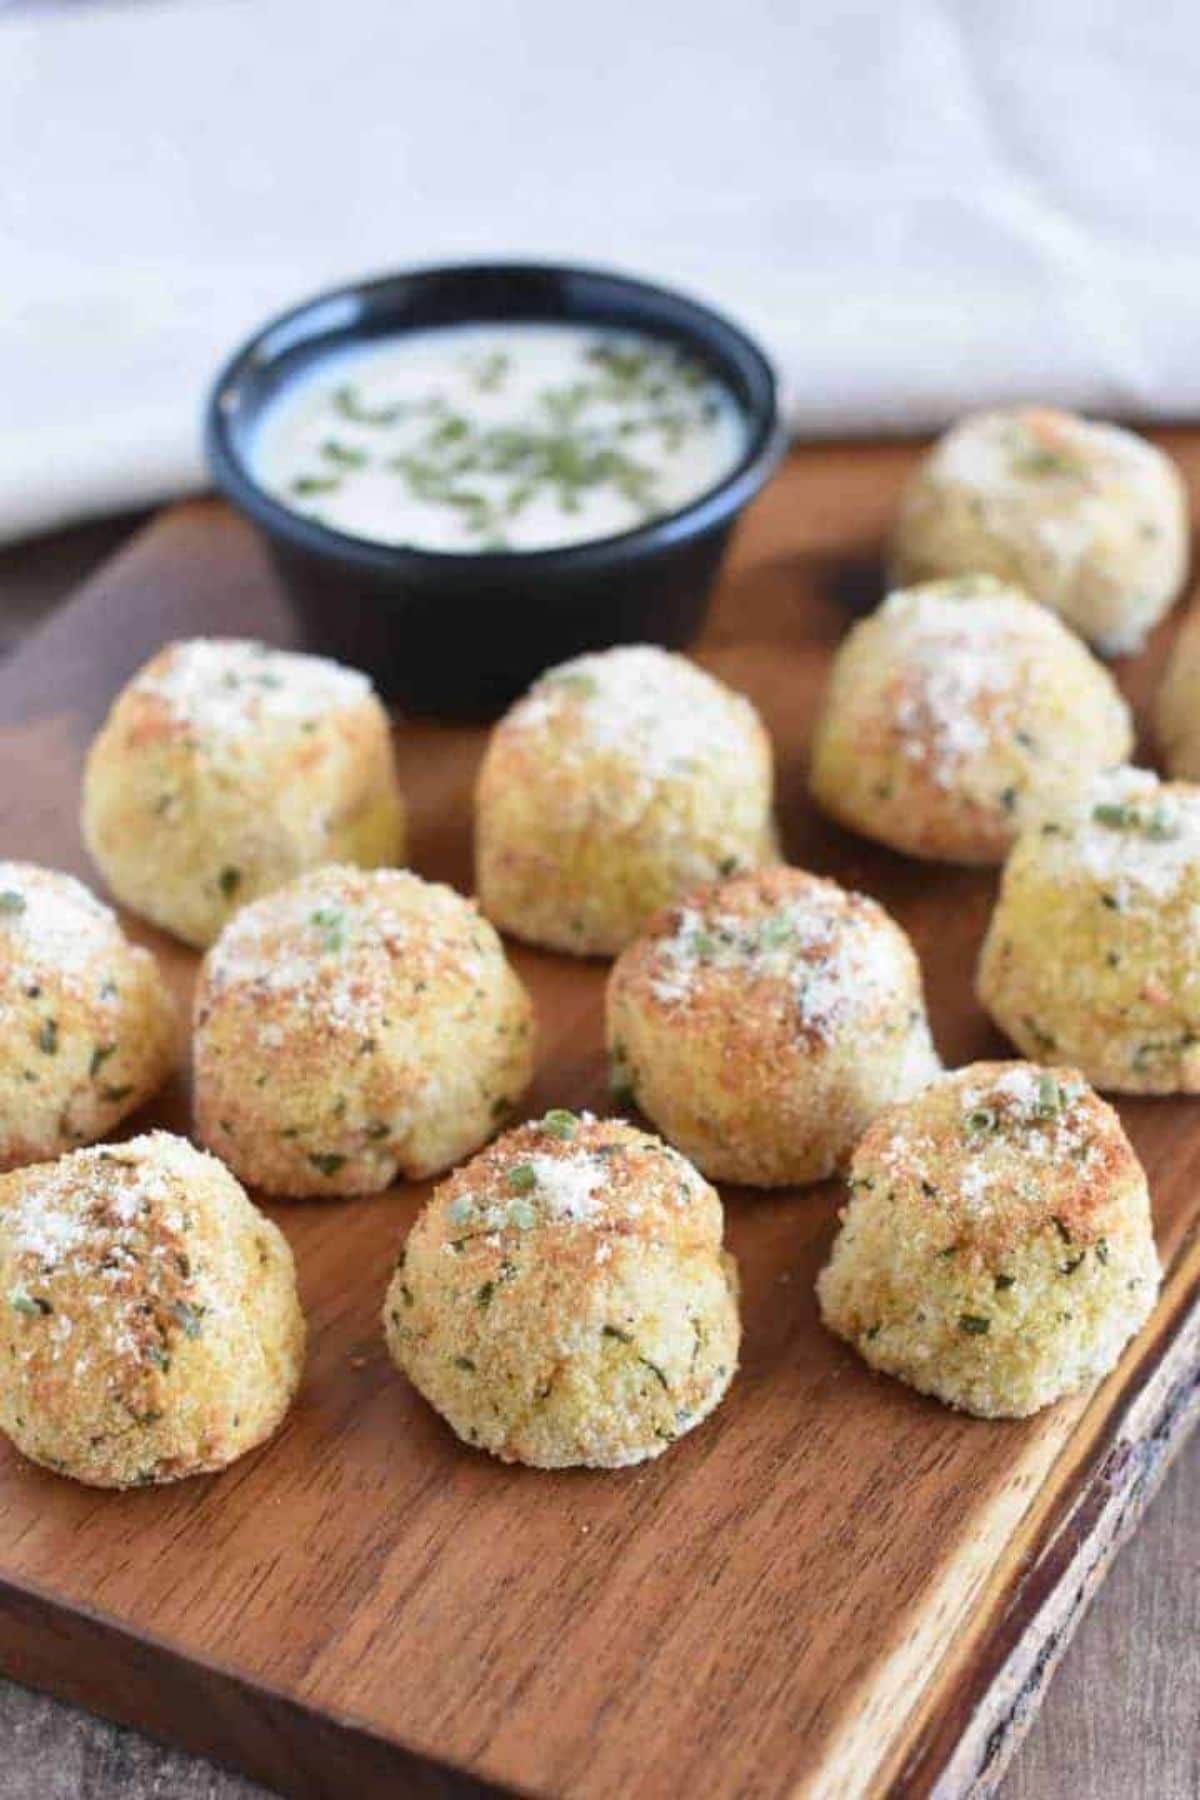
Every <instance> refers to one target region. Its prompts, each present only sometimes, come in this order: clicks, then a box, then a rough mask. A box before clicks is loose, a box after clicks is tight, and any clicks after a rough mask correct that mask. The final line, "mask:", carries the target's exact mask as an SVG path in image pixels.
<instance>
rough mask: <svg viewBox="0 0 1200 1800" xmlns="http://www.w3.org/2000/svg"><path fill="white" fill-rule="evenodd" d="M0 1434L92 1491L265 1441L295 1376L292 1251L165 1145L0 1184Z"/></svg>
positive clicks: (81, 1153) (175, 1476) (298, 1354)
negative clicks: (0, 1372)
mask: <svg viewBox="0 0 1200 1800" xmlns="http://www.w3.org/2000/svg"><path fill="white" fill-rule="evenodd" d="M0 1361H2V1362H3V1367H4V1371H5V1378H4V1381H3V1383H2V1384H0V1430H3V1431H4V1432H5V1433H6V1434H7V1435H8V1436H9V1437H10V1438H11V1439H12V1441H13V1443H14V1444H15V1445H16V1446H17V1449H18V1450H20V1451H21V1452H22V1454H23V1455H25V1456H28V1457H30V1458H32V1460H33V1461H34V1462H37V1463H42V1464H44V1465H45V1467H46V1468H49V1469H56V1470H57V1471H58V1472H59V1473H60V1474H62V1475H71V1476H73V1477H74V1478H75V1480H76V1481H85V1482H88V1483H89V1484H90V1485H92V1486H94V1487H116V1488H122V1487H139V1486H142V1485H145V1484H146V1483H151V1482H165V1481H178V1480H179V1479H180V1478H181V1477H183V1476H185V1475H199V1474H202V1473H204V1472H205V1471H206V1470H210V1469H222V1468H224V1467H225V1465H226V1464H227V1463H231V1462H233V1461H234V1459H235V1458H236V1457H239V1456H242V1455H243V1454H244V1453H245V1452H246V1451H247V1450H252V1449H253V1448H254V1446H255V1445H256V1444H261V1443H262V1442H263V1440H264V1439H265V1438H268V1437H270V1436H271V1434H272V1432H274V1431H275V1430H276V1429H277V1428H278V1426H279V1424H280V1422H281V1420H282V1419H283V1416H284V1414H285V1413H286V1412H287V1409H288V1407H289V1405H290V1404H291V1401H292V1396H293V1395H294V1394H295V1392H296V1388H297V1387H298V1385H299V1382H300V1374H301V1369H302V1367H303V1362H304V1315H303V1313H302V1312H301V1310H300V1302H299V1299H298V1297H297V1294H296V1277H295V1270H294V1268H293V1265H292V1253H291V1251H290V1249H289V1248H288V1245H287V1241H286V1239H285V1238H284V1237H283V1234H282V1233H281V1232H280V1231H279V1230H278V1228H277V1227H276V1226H274V1225H273V1224H272V1223H271V1221H270V1219H267V1218H264V1217H263V1215H262V1214H261V1213H260V1212H258V1210H257V1209H256V1208H255V1207H253V1206H252V1205H251V1204H250V1202H249V1200H247V1198H246V1196H245V1194H244V1193H243V1192H242V1190H241V1188H240V1187H239V1186H238V1184H237V1182H236V1181H235V1180H234V1179H233V1176H232V1175H231V1174H230V1173H229V1171H228V1170H227V1169H224V1168H222V1166H221V1164H220V1163H219V1162H218V1161H217V1160H216V1158H215V1157H212V1156H205V1155H203V1154H202V1153H201V1152H200V1151H199V1150H194V1149H193V1148H192V1146H191V1145H190V1144H188V1143H185V1142H184V1140H183V1139H182V1138H177V1137H172V1136H171V1135H170V1134H169V1133H168V1132H164V1131H156V1132H152V1133H151V1134H150V1135H149V1136H148V1137H138V1138H133V1139H132V1140H131V1141H130V1142H129V1143H127V1144H112V1145H108V1146H105V1147H102V1148H96V1149H92V1150H76V1151H73V1152H72V1153H71V1155H69V1156H64V1157H61V1158H60V1159H59V1161H58V1162H52V1163H39V1164H37V1165H36V1166H35V1167H33V1168H30V1169H22V1170H20V1171H19V1172H18V1173H16V1174H12V1175H6V1176H5V1177H4V1178H3V1179H2V1180H0Z"/></svg>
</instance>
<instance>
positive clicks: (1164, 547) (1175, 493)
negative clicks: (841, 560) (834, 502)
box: [891, 406, 1188, 656]
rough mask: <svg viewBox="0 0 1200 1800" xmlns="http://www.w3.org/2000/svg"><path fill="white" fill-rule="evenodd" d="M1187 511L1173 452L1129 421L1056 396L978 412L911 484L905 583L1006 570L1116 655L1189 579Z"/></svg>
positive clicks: (898, 570) (895, 549)
mask: <svg viewBox="0 0 1200 1800" xmlns="http://www.w3.org/2000/svg"><path fill="white" fill-rule="evenodd" d="M1187 560H1188V513H1187V494H1186V490H1185V488H1184V485H1183V480H1182V477H1181V476H1180V474H1179V471H1178V469H1177V468H1176V467H1175V464H1174V463H1173V462H1172V461H1171V459H1170V457H1168V456H1165V455H1164V454H1163V452H1162V451H1161V450H1158V449H1156V448H1155V446H1154V445H1153V444H1150V443H1147V441H1146V439H1145V438H1141V437H1138V436H1137V435H1136V434H1135V433H1134V432H1132V431H1123V430H1122V429H1121V428H1120V427H1119V426H1117V425H1104V424H1100V423H1098V422H1097V421H1095V420H1092V419H1081V418H1078V417H1077V416H1076V415H1075V414H1073V413H1067V412H1057V411H1054V410H1053V409H1051V408H1050V407H1031V406H1023V407H1011V408H1006V409H1003V410H999V411H996V412H984V413H971V414H969V415H968V416H967V417H966V418H965V419H962V420H960V422H959V423H958V424H957V425H955V426H954V427H953V429H952V430H950V431H948V432H946V434H945V436H944V437H942V438H940V439H939V440H938V442H937V443H936V444H935V445H934V447H933V449H932V450H931V451H930V452H929V454H928V455H927V456H926V457H925V458H924V460H923V461H922V462H921V464H920V465H919V467H918V468H917V470H916V473H915V474H914V475H913V477H912V479H911V480H910V482H909V484H908V487H907V488H906V490H905V493H904V496H903V499H902V501H901V506H900V514H899V517H898V519H897V521H896V529H895V534H894V536H893V539H892V547H891V570H892V575H893V578H894V579H895V581H896V583H897V584H898V585H900V586H908V585H910V584H911V583H913V582H917V581H927V580H930V579H931V578H934V577H936V576H940V575H977V574H986V575H998V576H999V577H1000V578H1001V579H1002V580H1004V581H1015V582H1018V583H1019V584H1020V585H1021V586H1022V587H1024V588H1027V589H1028V591H1029V592H1030V593H1031V594H1032V595H1033V597H1034V599H1035V600H1040V601H1041V602H1042V604H1043V605H1044V606H1049V607H1051V608H1052V609H1053V610H1054V611H1055V612H1057V613H1059V614H1061V616H1062V617H1063V618H1064V619H1065V620H1066V622H1067V624H1068V625H1070V626H1072V627H1073V628H1074V629H1075V630H1076V631H1077V632H1079V634H1080V636H1081V637H1085V638H1086V639H1087V640H1088V642H1089V643H1090V644H1094V645H1095V646H1096V648H1097V649H1098V650H1100V651H1101V652H1102V653H1103V654H1104V655H1106V656H1122V655H1126V654H1128V653H1130V652H1132V651H1135V650H1137V649H1139V648H1140V647H1141V645H1142V642H1143V640H1144V639H1145V636H1146V633H1147V632H1148V631H1149V630H1150V627H1151V626H1152V625H1154V624H1156V623H1157V622H1158V620H1159V619H1161V618H1162V616H1163V614H1164V613H1165V612H1166V611H1167V609H1168V608H1169V607H1170V606H1172V605H1173V604H1174V602H1175V601H1176V600H1177V599H1178V597H1179V595H1180V593H1181V592H1182V590H1183V584H1184V581H1185V579H1186V577H1187Z"/></svg>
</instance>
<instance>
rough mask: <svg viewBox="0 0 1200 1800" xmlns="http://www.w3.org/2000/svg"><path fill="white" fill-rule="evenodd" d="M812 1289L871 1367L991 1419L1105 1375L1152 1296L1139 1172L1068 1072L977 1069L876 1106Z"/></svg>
mask: <svg viewBox="0 0 1200 1800" xmlns="http://www.w3.org/2000/svg"><path fill="white" fill-rule="evenodd" d="M850 1190H851V1195H850V1203H849V1205H848V1206H847V1207H846V1208H845V1209H844V1211H843V1213H842V1226H841V1230H840V1232H839V1233H838V1237H837V1240H836V1242H835V1244H834V1247H833V1254H832V1255H831V1257H830V1259H829V1262H828V1264H827V1265H826V1267H825V1268H824V1269H823V1270H822V1272H821V1275H820V1278H819V1280H818V1282H817V1295H818V1299H819V1301H820V1306H821V1314H822V1317H823V1318H824V1320H825V1323H826V1325H828V1326H829V1328H830V1330H831V1331H835V1332H837V1334H838V1336H839V1337H843V1338H845V1339H846V1340H847V1341H848V1342H849V1343H851V1344H853V1345H854V1347H855V1349H856V1350H858V1352H859V1353H860V1355H861V1356H863V1357H864V1358H865V1360H866V1361H867V1362H868V1363H870V1364H871V1365H872V1367H873V1368H876V1369H883V1370H884V1371H885V1372H886V1373H887V1374H889V1375H898V1376H899V1378H900V1379H901V1381H906V1382H908V1383H909V1385H910V1386H911V1387H915V1388H919V1389H920V1390H921V1392H922V1393H925V1394H935V1395H936V1396H937V1398H938V1399H939V1400H945V1401H947V1402H948V1404H949V1405H951V1406H959V1407H962V1408H963V1409H964V1410H965V1411H967V1412H972V1413H978V1414H979V1415H980V1416H981V1417H983V1418H988V1419H996V1418H1024V1417H1025V1416H1026V1415H1027V1414H1029V1413H1033V1412H1037V1411H1038V1409H1039V1408H1040V1407H1043V1406H1048V1405H1049V1404H1050V1402H1051V1401H1052V1400H1057V1399H1059V1398H1060V1397H1061V1396H1062V1395H1063V1394H1069V1393H1072V1392H1073V1391H1074V1390H1075V1389H1077V1388H1081V1387H1084V1386H1086V1385H1087V1384H1089V1383H1091V1382H1094V1381H1098V1380H1099V1379H1100V1377H1101V1376H1102V1375H1106V1374H1107V1373H1108V1371H1109V1370H1110V1369H1111V1368H1113V1366H1114V1365H1115V1363H1116V1361H1117V1359H1118V1357H1119V1356H1120V1354H1121V1351H1122V1349H1123V1348H1124V1346H1125V1345H1126V1343H1127V1342H1128V1341H1129V1339H1130V1338H1131V1337H1132V1336H1133V1334H1134V1333H1135V1332H1136V1331H1137V1330H1138V1329H1139V1327H1140V1326H1141V1325H1142V1323H1143V1322H1144V1320H1145V1319H1146V1318H1147V1316H1148V1314H1149V1313H1150V1310H1151V1308H1152V1307H1153V1305H1154V1299H1155V1295H1156V1294H1157V1292H1158V1283H1159V1267H1158V1258H1157V1255H1156V1254H1155V1249H1154V1236H1153V1232H1152V1230H1151V1220H1150V1203H1149V1199H1148V1197H1147V1193H1146V1178H1145V1176H1144V1174H1143V1173H1142V1169H1141V1166H1140V1164H1139V1163H1138V1160H1137V1157H1136V1156H1135V1155H1134V1152H1133V1149H1132V1147H1131V1145H1130V1143H1129V1140H1128V1139H1127V1138H1126V1136H1125V1134H1124V1132H1123V1131H1122V1129H1121V1124H1120V1121H1119V1119H1118V1118H1117V1116H1116V1114H1115V1113H1114V1112H1113V1111H1112V1109H1111V1107H1108V1106H1106V1105H1105V1104H1104V1102H1103V1101H1102V1100H1100V1099H1098V1098H1097V1097H1096V1095H1095V1094H1093V1093H1092V1091H1091V1090H1090V1088H1088V1087H1087V1085H1086V1084H1085V1082H1084V1081H1083V1078H1082V1077H1081V1076H1080V1075H1079V1074H1078V1073H1077V1072H1076V1071H1075V1070H1073V1069H1039V1068H1035V1067H1033V1066H1032V1065H1031V1064H1029V1063H976V1064H974V1065H973V1066H972V1067H970V1068H966V1069H960V1070H958V1071H957V1072H956V1073H955V1074H953V1075H948V1076H946V1078H945V1079H944V1080H942V1081H939V1082H935V1083H934V1084H933V1085H932V1086H931V1087H928V1088H926V1089H925V1091H924V1092H923V1093H921V1094H920V1095H918V1096H917V1098H916V1099H915V1100H910V1101H908V1102H907V1103H906V1104H904V1105H902V1106H896V1107H893V1108H892V1109H891V1111H889V1112H886V1113H883V1114H881V1115H880V1117H879V1118H878V1119H877V1120H876V1121H875V1123H874V1124H873V1125H872V1126H871V1128H870V1130H869V1131H868V1132H867V1135H866V1136H865V1137H864V1139H863V1141H862V1143H861V1144H860V1145H859V1147H858V1149H857V1150H856V1152H855V1154H854V1161H853V1163H852V1165H851V1171H850Z"/></svg>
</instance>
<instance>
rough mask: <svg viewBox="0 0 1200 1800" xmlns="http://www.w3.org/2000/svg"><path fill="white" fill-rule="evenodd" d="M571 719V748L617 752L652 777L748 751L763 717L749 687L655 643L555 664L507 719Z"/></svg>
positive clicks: (536, 722) (518, 724)
mask: <svg viewBox="0 0 1200 1800" xmlns="http://www.w3.org/2000/svg"><path fill="white" fill-rule="evenodd" d="M567 719H570V720H571V722H572V724H573V726H574V728H575V738H574V741H573V742H571V743H569V744H568V747H567V748H568V753H570V751H574V752H575V753H582V754H590V753H593V752H596V751H608V752H615V753H618V754H620V755H622V756H624V757H626V758H628V759H629V760H630V761H631V762H633V763H634V764H636V766H637V768H638V770H639V773H641V774H642V775H643V776H644V777H646V778H647V779H649V780H664V779H667V778H668V777H670V776H673V775H680V774H686V773H688V772H689V771H691V770H693V769H694V768H695V767H696V765H697V764H704V763H709V762H712V761H714V760H716V759H719V758H721V757H724V756H733V757H742V756H744V755H745V753H746V748H747V744H748V742H749V741H750V740H751V738H752V737H753V735H754V734H755V730H756V724H757V714H756V713H755V711H754V708H753V706H752V705H751V704H750V702H749V700H747V699H746V698H745V697H744V696H743V695H741V694H737V693H734V692H733V691H732V690H731V689H729V688H727V687H725V686H724V685H723V684H722V683H721V682H719V681H717V680H716V679H715V678H714V677H713V676H711V675H708V674H706V673H705V671H704V670H703V669H701V668H699V667H697V665H696V664H695V663H691V662H689V661H688V660H687V659H686V658H685V657H682V656H676V655H674V654H672V653H671V652H670V651H667V650H660V649H658V648H657V647H656V646H655V645H652V644H634V645H628V646H626V645H620V646H618V647H617V648H616V649H614V650H604V651H600V652H598V653H595V654H592V655H588V656H578V657H576V658H574V660H573V661H571V662H566V663H562V664H561V665H560V666H559V667H558V668H555V669H551V670H550V671H549V672H548V673H547V674H545V675H543V676H542V677H541V679H540V680H539V681H538V682H537V683H536V685H535V686H534V687H533V688H532V689H531V691H530V692H529V694H527V695H526V697H525V698H524V699H523V700H521V701H518V703H517V705H516V706H515V707H514V708H513V709H512V711H511V712H510V713H509V715H508V718H507V720H506V724H507V725H508V726H511V727H513V728H515V729H518V730H529V729H531V728H535V727H541V726H543V725H545V724H546V723H547V722H550V721H553V722H558V721H560V720H567Z"/></svg>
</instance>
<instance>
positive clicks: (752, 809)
mask: <svg viewBox="0 0 1200 1800" xmlns="http://www.w3.org/2000/svg"><path fill="white" fill-rule="evenodd" d="M773 782H774V774H773V767H772V758H771V746H770V742H769V740H768V738H767V734H766V732H765V731H764V730H763V726H762V723H761V721H760V720H759V717H758V714H757V713H756V712H755V710H754V708H753V706H752V705H751V704H750V702H749V700H746V699H744V698H743V696H742V695H740V694H735V693H734V692H733V691H732V689H730V688H727V687H726V686H724V684H723V683H722V682H720V681H717V680H716V679H715V678H714V677H713V676H712V675H708V674H706V673H705V671H704V670H703V669H700V668H698V667H697V666H696V665H695V663H691V662H689V661H688V660H687V658H686V657H683V656H676V655H674V654H673V653H672V652H670V651H667V650H659V649H657V648H655V647H654V646H653V645H650V644H635V645H632V646H624V647H620V648H618V649H615V650H605V651H602V652H600V653H599V654H596V655H589V656H580V657H577V658H576V659H575V660H574V661H573V662H568V663H563V664H562V665H561V666H560V667H558V668H555V669H551V670H550V671H549V672H548V673H547V674H545V675H543V676H542V677H541V679H540V680H539V681H537V682H536V683H535V684H534V686H533V687H532V688H531V689H530V691H529V693H528V694H526V696H525V697H524V699H522V700H519V701H518V702H517V704H516V705H515V706H514V707H513V708H512V709H511V710H510V711H509V712H508V713H507V714H506V715H505V717H504V718H503V719H502V720H501V721H500V723H499V724H498V725H497V726H496V728H495V730H494V731H493V733H492V736H491V740H490V742H489V744H488V749H487V754H486V756H485V757H484V761H483V767H482V769H481V771H480V776H479V786H478V792H477V797H476V809H477V810H476V866H477V879H478V885H479V899H480V904H481V905H482V907H483V910H484V912H485V913H486V914H487V916H488V918H489V919H491V920H492V921H493V923H495V924H496V925H498V926H499V927H500V929H501V930H502V931H508V932H511V933H512V935H513V936H514V937H519V938H525V939H527V940H528V942H530V943H532V944H541V945H544V946H546V947H547V948H549V949H552V950H569V951H574V952H576V953H577V954H579V955H613V954H615V953H616V952H617V951H618V950H620V949H621V948H622V947H623V946H624V945H625V944H627V943H628V942H629V940H630V939H631V938H632V937H634V936H635V935H636V934H637V932H638V931H639V930H640V928H641V926H642V925H643V924H644V923H645V921H646V920H647V919H648V918H649V917H650V916H651V914H652V913H654V912H657V910H658V908H659V907H660V906H666V905H669V904H670V902H671V901H672V900H677V899H678V898H679V897H680V896H681V895H682V894H684V893H686V892H687V890H688V889H689V888H693V887H695V886H696V885H697V884H698V883H699V882H701V881H707V880H711V879H712V878H713V877H714V876H717V875H728V874H730V873H732V872H733V871H734V870H740V869H753V868H758V867H759V866H760V865H761V864H763V863H766V862H772V861H774V860H775V857H776V854H777V847H776V838H775V827H774V823H773V819H772V813H771V802H772V790H773Z"/></svg>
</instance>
